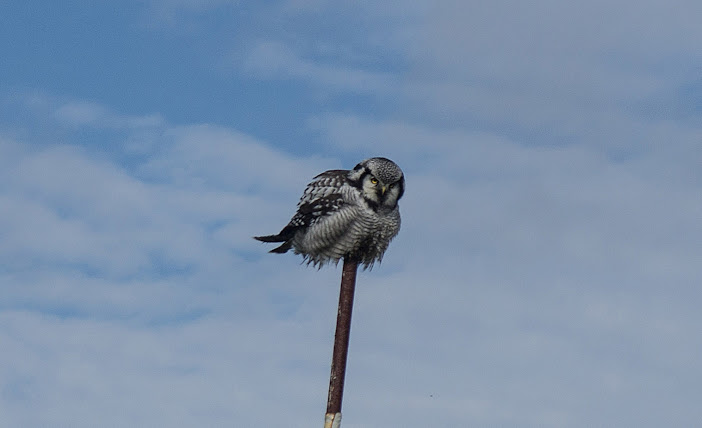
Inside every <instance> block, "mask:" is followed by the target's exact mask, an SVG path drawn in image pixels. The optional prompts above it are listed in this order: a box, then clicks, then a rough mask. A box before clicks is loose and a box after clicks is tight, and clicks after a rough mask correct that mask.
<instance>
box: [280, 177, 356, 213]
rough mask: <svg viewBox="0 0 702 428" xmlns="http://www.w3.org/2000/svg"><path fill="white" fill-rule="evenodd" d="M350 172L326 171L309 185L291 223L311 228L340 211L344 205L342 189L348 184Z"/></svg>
mask: <svg viewBox="0 0 702 428" xmlns="http://www.w3.org/2000/svg"><path fill="white" fill-rule="evenodd" d="M347 175H348V171H346V170H339V169H335V170H331V171H326V172H323V173H321V174H319V175H318V176H316V177H315V178H314V180H312V182H311V183H310V184H308V185H307V188H306V189H305V191H304V193H303V194H302V197H301V198H300V202H299V203H298V204H297V213H295V216H294V217H293V218H292V220H291V221H290V224H291V225H292V226H296V227H300V226H309V225H311V224H314V223H315V222H317V221H318V220H319V219H320V218H323V217H325V216H327V215H329V214H331V213H333V212H336V211H339V210H340V209H341V208H342V206H343V205H344V198H343V196H342V194H341V187H342V186H344V184H346V180H347V178H346V177H347Z"/></svg>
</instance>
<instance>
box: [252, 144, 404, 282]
mask: <svg viewBox="0 0 702 428" xmlns="http://www.w3.org/2000/svg"><path fill="white" fill-rule="evenodd" d="M404 191H405V177H404V174H403V173H402V170H401V169H400V167H399V166H397V165H396V164H395V162H393V161H391V160H390V159H386V158H381V157H377V158H370V159H366V160H364V161H362V162H361V163H359V164H358V165H356V166H355V167H354V168H353V169H352V170H330V171H326V172H323V173H321V174H319V175H318V176H316V177H315V178H314V179H313V180H312V182H311V183H310V184H308V185H307V188H306V189H305V191H304V192H303V194H302V197H301V198H300V202H299V203H298V204H297V212H296V213H295V215H294V216H293V218H292V219H291V220H290V223H288V225H287V226H285V227H284V228H283V230H281V231H280V233H278V234H277V235H269V236H255V237H254V239H257V240H259V241H262V242H282V245H280V246H279V247H276V248H274V249H273V250H271V251H270V252H271V253H286V252H288V250H290V249H292V250H293V251H294V252H295V254H301V255H302V256H303V257H304V261H306V262H307V263H308V264H312V265H314V266H317V267H321V266H323V265H325V264H327V263H329V262H334V263H335V264H336V263H338V262H339V260H341V259H342V258H347V259H353V260H356V261H357V262H358V263H359V264H362V265H363V267H364V269H368V268H372V267H373V264H374V263H375V262H381V261H382V258H383V254H384V253H385V250H387V248H388V245H389V244H390V241H391V240H392V239H393V238H394V237H395V236H396V235H397V232H399V231H400V209H399V206H398V205H397V202H398V201H399V200H400V198H401V197H402V195H403V193H404Z"/></svg>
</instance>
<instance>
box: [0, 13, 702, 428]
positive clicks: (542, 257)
mask: <svg viewBox="0 0 702 428" xmlns="http://www.w3.org/2000/svg"><path fill="white" fill-rule="evenodd" d="M189 4H191V5H192V7H193V8H198V7H200V6H203V5H204V4H205V3H201V2H193V3H189ZM291 4H292V5H294V4H303V5H305V7H307V9H306V12H305V13H308V14H310V15H308V17H309V16H311V15H314V14H315V13H319V14H320V16H319V17H317V16H315V18H318V19H320V20H321V19H324V18H325V13H328V9H329V8H330V7H331V6H329V4H327V3H325V2H288V3H285V4H283V5H282V6H281V9H284V8H285V7H290V5H291ZM479 6H480V5H478V4H477V3H461V2H442V3H440V4H432V6H431V7H430V6H428V5H427V4H424V5H422V4H420V5H419V6H417V5H414V6H412V7H413V8H414V7H417V8H418V9H422V8H424V11H425V12H427V13H426V14H415V13H414V12H412V11H410V12H406V11H405V10H395V9H393V8H392V7H391V8H388V7H387V6H386V5H381V4H378V3H368V2H366V3H362V6H361V7H362V10H371V9H373V8H377V9H376V12H377V13H376V14H375V15H373V16H374V17H376V18H377V17H378V16H395V17H398V16H405V17H408V16H407V15H411V16H409V17H408V19H407V20H403V19H395V20H393V21H392V25H390V26H388V27H387V28H385V27H384V28H383V29H376V30H375V31H374V30H373V28H371V27H374V26H379V25H380V24H379V22H380V21H376V20H370V21H363V22H362V24H363V25H359V28H360V30H358V31H357V32H356V33H354V35H353V36H352V37H346V36H344V37H341V36H340V37H339V38H341V39H343V40H337V39H336V38H335V37H334V35H333V34H331V33H330V34H329V39H330V40H329V41H324V44H325V45H324V46H320V45H319V43H320V42H319V40H318V38H317V37H316V36H317V35H316V34H313V31H306V29H305V30H300V29H299V28H298V27H297V26H295V25H292V26H291V27H286V30H285V31H290V34H287V37H282V36H281V37H280V38H278V37H277V36H280V33H276V34H273V35H271V36H270V37H269V38H268V39H266V40H268V41H266V42H259V43H258V44H256V45H254V46H253V48H252V49H251V50H250V51H247V52H248V54H249V55H250V56H249V57H248V59H247V60H246V61H248V62H245V65H246V67H248V71H249V72H250V73H252V74H253V75H256V76H258V77H268V78H270V79H272V80H275V79H294V80H301V81H305V82H307V83H308V84H312V85H317V88H318V89H319V90H320V92H321V93H325V94H328V93H330V92H334V93H335V95H336V96H338V95H340V94H343V93H344V92H362V91H365V92H364V93H370V92H380V93H382V94H383V96H385V97H387V98H392V99H393V101H394V102H395V101H396V103H395V105H397V108H396V109H387V110H385V112H386V113H385V114H381V113H377V112H374V113H372V114H371V113H367V112H365V111H363V106H360V107H359V106H347V107H345V108H339V109H338V110H339V111H335V109H333V108H331V107H329V106H328V105H326V104H325V105H319V106H316V107H315V109H316V110H317V111H318V112H317V113H316V114H315V115H314V117H312V118H310V119H309V121H308V122H307V126H309V127H310V128H311V129H313V130H315V131H317V132H318V133H319V135H320V136H321V138H322V139H323V140H324V141H328V142H329V143H330V144H329V153H332V154H336V153H340V154H343V158H344V159H345V161H344V163H343V164H342V163H341V162H340V161H338V160H336V159H328V158H322V157H303V156H299V155H296V154H294V153H290V152H287V151H281V150H278V149H276V148H274V147H272V146H271V145H269V144H268V143H267V142H265V141H262V140H261V139H260V138H257V137H256V136H252V135H248V134H245V133H242V132H240V131H238V130H235V129H231V128H228V127H226V126H217V125H211V124H180V125H174V124H169V123H167V122H166V121H165V120H163V119H161V118H160V117H159V116H158V115H149V116H144V117H141V116H130V115H129V114H121V113H117V112H114V111H112V110H111V109H110V108H109V107H106V106H103V105H101V104H96V103H91V102H84V101H80V100H69V101H66V100H58V101H56V100H53V99H48V98H46V97H45V98H44V99H43V100H42V99H34V100H33V101H32V102H31V103H29V104H32V106H33V108H34V109H35V114H36V116H37V121H36V123H38V124H40V125H45V124H46V123H49V122H50V123H51V126H50V127H49V128H51V129H53V128H52V127H58V128H59V131H57V134H60V135H61V136H62V138H61V140H63V141H69V142H71V141H72V138H73V136H74V135H78V134H80V133H81V132H82V131H85V130H86V129H97V130H101V131H104V132H105V133H110V134H114V135H111V141H112V140H116V141H118V142H119V144H116V145H115V146H114V147H112V146H110V147H109V149H110V150H109V151H107V150H106V151H104V152H103V151H101V150H100V147H97V146H96V145H89V144H79V143H77V142H76V143H69V144H57V143H55V142H54V139H52V138H48V139H40V141H39V142H38V144H37V142H36V141H34V140H33V139H32V138H39V137H34V136H32V137H31V138H29V137H28V138H26V139H25V138H24V137H23V136H22V134H21V133H20V134H19V135H20V136H19V137H13V138H12V139H10V138H7V137H3V138H1V139H0V183H1V184H0V258H2V260H3V261H4V263H3V267H2V269H0V289H1V290H2V296H3V299H2V302H1V303H0V342H1V343H3V352H2V353H0V394H1V395H0V397H2V399H0V425H7V426H46V425H47V424H49V425H52V426H96V425H99V424H100V423H104V421H105V420H106V419H109V420H110V421H111V422H113V423H114V425H115V426H157V425H167V426H174V427H176V426H193V425H207V426H231V425H232V424H235V425H237V426H256V425H260V424H261V421H265V420H267V419H268V418H269V417H270V409H271V406H275V408H276V409H277V411H278V413H279V414H283V415H285V417H286V418H287V420H289V421H291V422H290V424H288V425H290V426H309V425H311V424H315V423H320V422H321V420H322V412H323V405H324V399H325V397H326V386H327V375H328V364H329V355H330V352H331V336H332V331H333V321H334V316H335V314H336V297H337V296H336V293H337V288H336V286H337V283H338V279H339V278H338V274H339V270H338V269H333V268H329V269H323V270H321V271H316V270H314V269H307V268H305V267H301V266H299V258H298V257H295V256H293V255H285V256H277V255H269V254H266V253H265V251H266V250H267V249H268V248H269V247H266V246H264V245H262V244H260V243H257V242H255V241H253V240H252V239H251V238H250V236H251V235H254V234H259V233H272V232H275V231H276V230H277V229H278V228H280V227H282V226H283V225H284V224H285V222H286V221H287V220H288V219H289V216H290V215H291V214H292V212H293V210H294V204H295V203H296V202H297V198H298V196H299V194H300V192H301V190H302V188H303V186H304V184H305V183H306V182H307V181H308V180H309V179H310V178H311V177H312V176H313V175H315V174H316V173H318V172H320V171H322V170H323V169H327V168H338V167H350V166H352V165H349V164H347V161H346V159H354V160H355V159H358V160H360V159H361V158H363V157H366V156H369V155H386V156H389V157H391V158H392V159H394V160H396V161H397V162H398V163H399V164H400V165H401V166H402V167H403V169H404V171H405V173H406V174H407V192H406V196H405V197H404V199H403V200H402V201H401V208H402V213H403V229H402V231H401V233H400V235H399V236H398V238H397V239H396V240H395V241H394V242H393V244H392V245H391V247H390V250H389V252H388V254H387V256H386V257H385V259H384V262H383V264H382V265H381V266H379V267H377V268H376V269H374V270H373V271H372V272H370V273H367V272H365V273H361V274H360V275H359V286H358V290H357V301H356V306H355V311H356V312H355V314H354V330H353V334H352V344H351V355H350V359H349V376H348V378H347V386H346V388H347V390H346V394H345V404H344V413H345V414H344V423H345V425H349V426H353V425H355V426H393V425H401V426H406V427H408V428H410V427H426V426H461V425H479V426H489V425H506V426H515V425H519V426H598V425H606V424H611V423H612V421H616V423H617V424H619V425H625V426H670V425H674V426H692V425H694V424H695V423H697V422H698V421H699V420H700V417H702V415H701V414H700V410H699V403H698V400H696V397H697V395H698V391H699V385H698V384H699V382H698V379H697V378H696V377H695V376H694V374H695V373H698V372H699V361H698V358H697V356H699V355H700V353H701V352H702V349H701V345H700V344H699V343H698V342H699V341H694V340H690V338H691V337H696V335H697V334H698V331H697V330H698V328H697V326H699V325H700V322H701V321H700V315H699V313H698V312H699V310H698V304H697V302H699V300H700V292H699V279H700V274H699V266H698V265H699V260H700V256H701V255H702V247H701V246H700V242H702V229H701V228H700V226H699V224H700V222H699V213H700V212H702V201H701V200H700V198H699V194H700V188H701V187H702V174H700V172H699V171H700V170H699V160H700V157H699V141H700V137H701V134H700V127H699V123H698V120H697V117H698V116H699V112H698V111H694V110H688V111H686V115H684V116H685V117H684V119H680V118H678V117H676V115H675V114H667V113H666V108H667V106H668V104H667V103H675V102H676V97H675V96H673V95H669V96H663V95H661V94H667V93H674V91H675V88H676V87H678V86H679V85H680V84H682V83H684V82H685V80H686V79H689V78H690V74H688V73H687V72H685V71H679V70H678V68H682V69H686V68H689V67H693V66H694V64H695V61H697V59H698V57H697V56H696V55H697V54H695V52H693V51H694V43H695V40H698V39H699V37H694V36H695V35H698V34H697V33H698V31H699V30H698V28H697V27H698V26H697V24H696V22H695V21H694V20H693V19H692V18H691V17H692V16H694V11H695V8H696V7H697V6H695V5H692V4H691V3H676V4H674V5H672V6H669V5H665V6H658V5H654V4H652V3H651V4H648V3H644V4H641V5H639V4H637V6H638V7H635V8H632V7H628V6H629V3H607V4H606V5H605V4H604V3H602V4H598V3H595V4H587V5H574V4H561V3H555V2H542V3H538V4H532V5H529V6H527V5H521V6H519V5H517V6H514V5H512V4H509V5H508V4H507V3H505V2H502V3H499V2H498V3H494V4H491V5H490V6H481V7H479ZM203 7H204V6H203ZM363 8H365V9H363ZM184 9H187V8H181V9H179V10H180V11H182V10H184ZM378 9H382V10H380V11H378ZM418 9H416V10H418ZM200 10H202V9H200ZM416 10H415V11H416ZM352 16H356V15H352ZM330 18H333V17H330ZM349 20H350V24H349V25H351V24H354V23H355V21H353V19H349ZM303 21H304V20H303ZM301 22H302V21H301ZM304 22H307V21H304ZM298 24H299V23H298ZM649 29H652V30H656V31H649ZM191 30H192V29H191ZM366 30H368V34H369V36H368V38H367V39H364V38H363V34H362V33H363V32H364V31H366ZM384 32H389V33H393V35H392V36H389V37H388V42H387V44H385V45H383V44H382V43H381V44H379V45H374V46H373V49H374V50H373V52H374V55H375V53H377V52H393V53H395V54H396V53H397V52H403V53H405V54H406V56H405V57H403V58H402V61H401V62H403V67H405V66H406V68H403V70H402V72H397V71H391V70H384V69H383V67H376V68H374V67H372V66H369V65H368V64H369V63H368V62H364V61H365V59H364V57H362V56H361V57H356V56H355V55H356V54H357V53H358V52H361V51H363V49H358V46H363V45H362V44H357V45H354V44H353V43H348V39H349V38H350V39H353V41H354V42H357V41H358V40H361V41H363V40H367V41H369V43H376V42H378V40H379V39H378V38H376V36H377V35H378V34H384ZM313 36H314V37H313ZM345 37H346V38H345ZM295 38H299V39H301V41H299V40H298V43H294V42H291V40H295ZM218 42H221V41H218ZM398 43H399V45H398ZM403 43H404V44H403ZM310 46H312V47H310ZM349 46H351V47H350V48H349V49H348V50H347V51H344V49H345V48H348V47H349ZM398 46H399V48H398ZM384 48H385V49H386V50H383V49H384ZM315 49H320V51H315ZM324 49H327V50H326V51H325V52H332V53H331V54H326V55H324V54H320V52H321V50H324ZM223 51H226V49H224V50H223ZM339 52H343V53H341V54H339ZM371 57H373V55H371ZM349 58H354V59H353V60H349ZM357 58H361V59H360V60H358V59H357ZM379 61H380V62H382V61H381V59H379ZM667 61H671V62H670V63H668V62H667ZM668 64H672V65H670V66H668ZM678 65H679V66H680V67H678ZM673 69H675V70H673ZM39 98H41V97H39ZM340 99H341V97H340ZM651 100H653V101H651ZM649 102H654V103H661V104H660V105H657V106H656V105H654V106H649V105H648V103H649ZM340 104H342V105H346V104H344V102H343V99H341V101H340ZM390 104H393V103H388V105H390ZM642 105H644V106H645V107H652V109H651V110H652V111H654V112H657V113H655V114H652V113H646V112H645V110H646V108H643V107H641V106H642ZM653 107H656V108H653ZM658 107H660V108H658ZM329 110H332V111H329ZM341 110H343V112H340V111H341ZM390 110H392V111H390ZM661 111H662V112H663V113H660V112H661ZM647 116H653V117H647ZM73 132H75V134H72V133H73ZM40 137H41V136H40ZM125 158H128V159H129V160H128V161H125V160H124V159H125ZM135 158H136V159H135ZM691 374H692V375H691ZM81 424H82V425H81Z"/></svg>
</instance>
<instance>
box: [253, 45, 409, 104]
mask: <svg viewBox="0 0 702 428" xmlns="http://www.w3.org/2000/svg"><path fill="white" fill-rule="evenodd" d="M242 68H243V70H244V71H245V72H247V73H250V74H251V75H253V76H255V77H257V78H268V79H271V78H274V79H298V80H302V81H305V82H308V83H310V84H313V85H314V86H318V85H321V86H323V87H324V88H325V89H327V90H341V91H351V92H359V93H378V92H388V91H391V90H393V89H394V88H395V86H396V83H395V81H394V78H393V76H391V75H389V74H386V73H381V72H373V71H366V70H363V69H359V68H350V67H348V66H340V65H336V64H333V63H331V64H324V63H321V62H320V61H311V60H306V59H304V58H302V57H300V56H299V55H298V54H297V53H296V52H294V51H293V50H292V49H291V48H290V47H288V46H285V45H283V44H282V43H279V42H269V41H268V42H259V43H258V44H257V45H256V46H255V47H253V48H252V49H251V50H250V51H249V52H247V53H246V57H245V59H244V60H243V62H242Z"/></svg>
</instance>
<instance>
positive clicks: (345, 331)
mask: <svg viewBox="0 0 702 428" xmlns="http://www.w3.org/2000/svg"><path fill="white" fill-rule="evenodd" d="M357 271H358V261H356V260H350V259H347V258H344V267H343V270H342V273H341V289H340V290H339V309H338V312H337V315H336V333H334V353H333V355H332V364H331V374H330V375H329V396H328V398H327V413H326V415H325V417H324V428H338V427H339V426H340V424H341V401H342V399H343V396H344V378H345V377H346V357H347V355H348V352H349V336H350V334H351V312H352V311H353V294H354V291H355V289H356V272H357Z"/></svg>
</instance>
